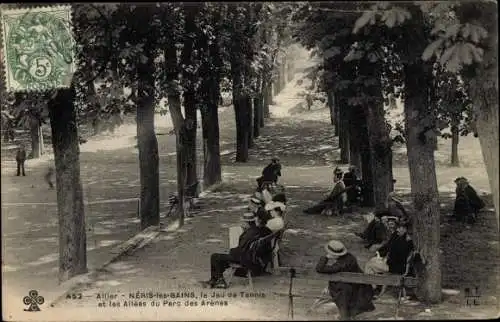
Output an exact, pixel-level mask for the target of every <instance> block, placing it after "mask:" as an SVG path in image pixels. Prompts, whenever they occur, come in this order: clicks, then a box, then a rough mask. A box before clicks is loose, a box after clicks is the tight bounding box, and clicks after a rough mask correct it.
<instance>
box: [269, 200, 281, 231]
mask: <svg viewBox="0 0 500 322" xmlns="http://www.w3.org/2000/svg"><path fill="white" fill-rule="evenodd" d="M264 209H265V210H267V211H269V214H270V215H271V217H272V218H271V219H270V220H269V221H268V222H267V227H268V228H269V229H271V231H272V232H277V231H280V230H282V229H283V228H284V227H285V220H284V219H283V214H284V212H285V210H286V206H285V204H284V203H281V202H277V201H271V202H270V203H268V204H267V205H266V207H265V208H264Z"/></svg>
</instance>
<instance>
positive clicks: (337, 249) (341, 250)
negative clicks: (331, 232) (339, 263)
mask: <svg viewBox="0 0 500 322" xmlns="http://www.w3.org/2000/svg"><path fill="white" fill-rule="evenodd" d="M325 250H326V254H327V256H328V257H329V256H331V257H340V256H344V255H345V254H347V249H346V248H345V246H344V244H342V243H341V242H340V241H338V240H330V241H329V242H328V244H326V245H325Z"/></svg>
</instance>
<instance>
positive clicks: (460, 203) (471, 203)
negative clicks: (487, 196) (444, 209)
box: [453, 177, 485, 223]
mask: <svg viewBox="0 0 500 322" xmlns="http://www.w3.org/2000/svg"><path fill="white" fill-rule="evenodd" d="M455 183H456V185H457V188H456V198H455V205H454V209H453V215H454V216H455V217H456V218H457V220H459V221H466V220H467V222H469V223H474V222H475V221H476V220H477V214H478V213H479V211H480V210H481V209H483V208H484V206H485V204H484V201H483V200H482V199H481V198H480V197H479V196H478V195H477V192H476V190H475V189H474V188H473V187H472V186H471V185H470V184H469V181H468V180H467V179H466V178H464V177H459V178H457V179H455Z"/></svg>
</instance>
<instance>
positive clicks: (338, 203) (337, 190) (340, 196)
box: [303, 168, 347, 214]
mask: <svg viewBox="0 0 500 322" xmlns="http://www.w3.org/2000/svg"><path fill="white" fill-rule="evenodd" d="M333 183H334V184H335V185H334V187H333V189H332V192H330V194H329V195H328V196H327V197H326V199H324V200H322V201H320V202H319V203H318V204H316V205H314V206H312V207H309V208H307V209H305V210H304V211H303V212H304V213H306V214H320V213H322V212H323V211H324V210H325V209H328V208H331V209H332V210H333V212H334V213H335V214H338V213H340V212H342V208H343V207H344V202H345V200H346V198H347V195H346V193H345V185H344V182H342V170H340V169H339V168H335V171H334V172H333Z"/></svg>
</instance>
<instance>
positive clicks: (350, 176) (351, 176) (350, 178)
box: [342, 171, 358, 187]
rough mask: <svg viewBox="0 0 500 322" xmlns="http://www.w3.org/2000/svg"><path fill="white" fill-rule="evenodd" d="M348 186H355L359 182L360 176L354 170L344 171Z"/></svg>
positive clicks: (345, 181) (344, 178)
mask: <svg viewBox="0 0 500 322" xmlns="http://www.w3.org/2000/svg"><path fill="white" fill-rule="evenodd" d="M342 180H343V181H344V184H345V186H346V187H350V186H354V185H356V184H358V177H357V176H356V174H355V173H354V172H351V171H349V172H346V173H344V177H343V179H342Z"/></svg>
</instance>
